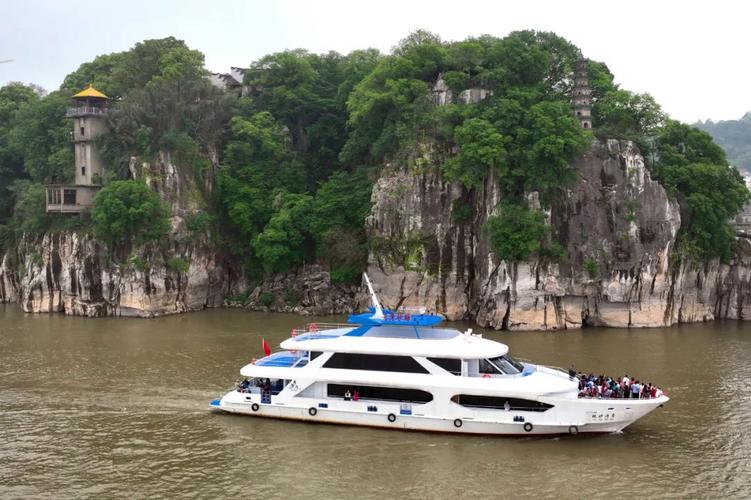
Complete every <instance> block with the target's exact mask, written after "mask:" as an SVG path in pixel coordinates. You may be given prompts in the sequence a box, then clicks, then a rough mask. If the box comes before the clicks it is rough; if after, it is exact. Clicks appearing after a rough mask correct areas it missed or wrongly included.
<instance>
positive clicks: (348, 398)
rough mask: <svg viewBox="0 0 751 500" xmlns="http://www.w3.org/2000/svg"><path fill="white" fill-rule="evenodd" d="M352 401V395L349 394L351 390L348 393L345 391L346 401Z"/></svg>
mask: <svg viewBox="0 0 751 500" xmlns="http://www.w3.org/2000/svg"><path fill="white" fill-rule="evenodd" d="M351 399H352V393H351V392H349V389H347V390H346V391H344V400H345V401H350V400H351Z"/></svg>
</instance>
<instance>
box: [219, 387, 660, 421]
mask: <svg viewBox="0 0 751 500" xmlns="http://www.w3.org/2000/svg"><path fill="white" fill-rule="evenodd" d="M298 384H299V385H298ZM242 385H243V386H241V387H238V388H237V389H236V390H233V391H231V392H229V393H228V394H226V395H225V396H224V397H223V398H222V399H221V400H215V401H213V402H212V404H211V407H212V408H213V409H218V410H223V411H226V412H230V413H240V414H248V415H254V416H263V417H276V418H287V419H295V420H305V421H317V422H329V423H341V424H351V425H366V426H375V427H388V428H402V429H412V430H428V431H441V432H466V433H480V434H560V433H578V432H617V431H620V430H621V429H623V428H624V427H626V426H627V425H629V424H631V423H632V422H634V421H635V420H636V419H638V418H641V417H642V416H644V415H646V414H647V413H649V412H650V411H652V410H653V409H655V408H657V407H659V406H661V405H662V404H664V403H665V402H666V401H667V397H664V396H663V397H661V398H657V399H653V400H636V401H632V400H620V401H618V400H596V399H595V400H589V399H579V398H577V397H576V395H575V394H573V395H566V396H556V397H538V398H536V399H532V398H530V399H525V398H521V397H519V395H513V396H511V395H510V396H508V397H502V396H488V395H481V394H461V393H457V391H456V390H455V389H447V388H443V387H433V388H430V387H425V388H421V389H401V390H400V389H398V388H383V387H382V388H380V389H381V390H380V392H379V391H375V392H374V391H373V390H372V389H375V388H376V386H362V385H356V384H351V385H347V384H333V383H325V382H312V383H309V384H307V385H306V384H305V383H304V382H301V381H283V380H274V381H271V380H268V379H266V380H260V381H249V383H247V384H242ZM400 391H403V392H400Z"/></svg>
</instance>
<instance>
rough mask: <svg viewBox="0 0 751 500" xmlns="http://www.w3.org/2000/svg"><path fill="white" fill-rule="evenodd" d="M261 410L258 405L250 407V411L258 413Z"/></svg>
mask: <svg viewBox="0 0 751 500" xmlns="http://www.w3.org/2000/svg"><path fill="white" fill-rule="evenodd" d="M260 408H261V407H260V406H258V403H253V404H252V405H250V409H251V410H253V411H258V410H259V409H260Z"/></svg>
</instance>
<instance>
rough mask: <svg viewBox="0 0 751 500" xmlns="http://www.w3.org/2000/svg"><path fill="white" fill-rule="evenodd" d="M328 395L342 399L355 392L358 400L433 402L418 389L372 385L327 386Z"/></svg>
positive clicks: (430, 397)
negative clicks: (346, 394)
mask: <svg viewBox="0 0 751 500" xmlns="http://www.w3.org/2000/svg"><path fill="white" fill-rule="evenodd" d="M327 390H328V395H329V397H334V398H343V397H344V394H345V393H346V392H347V391H349V393H350V397H351V396H352V395H354V394H355V391H357V397H358V399H366V400H378V401H404V402H408V403H419V404H421V403H429V402H431V401H433V395H432V394H431V393H429V392H427V391H421V390H419V389H403V388H401V387H378V386H372V385H343V384H328V389H327Z"/></svg>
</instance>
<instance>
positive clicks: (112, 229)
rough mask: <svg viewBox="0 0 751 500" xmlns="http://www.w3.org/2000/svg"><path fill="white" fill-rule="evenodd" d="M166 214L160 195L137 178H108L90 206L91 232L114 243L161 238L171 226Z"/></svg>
mask: <svg viewBox="0 0 751 500" xmlns="http://www.w3.org/2000/svg"><path fill="white" fill-rule="evenodd" d="M169 215H170V212H169V208H168V207H167V206H166V205H164V204H163V203H162V202H161V200H160V199H159V196H158V195H157V194H156V193H154V192H153V191H151V190H150V189H149V188H148V187H147V186H146V184H144V183H142V182H138V181H114V182H110V183H109V184H107V185H106V186H105V187H103V188H102V190H101V191H99V193H97V195H96V197H95V198H94V204H93V206H92V208H91V218H92V220H93V222H94V234H95V235H96V237H97V238H99V239H101V240H102V241H105V242H106V243H108V244H109V245H111V246H113V247H115V246H124V245H129V244H135V245H141V244H144V243H150V242H156V241H159V240H161V239H162V238H164V237H165V236H166V235H167V232H168V231H169V229H170V220H169Z"/></svg>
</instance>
